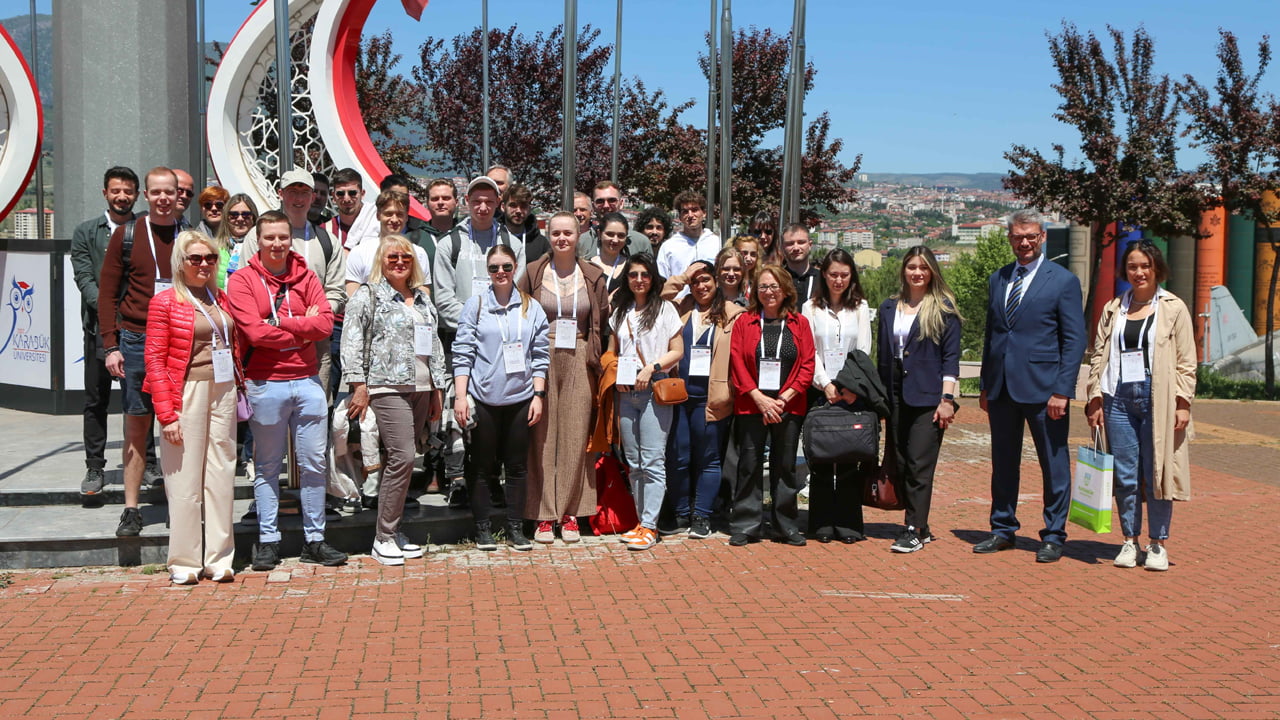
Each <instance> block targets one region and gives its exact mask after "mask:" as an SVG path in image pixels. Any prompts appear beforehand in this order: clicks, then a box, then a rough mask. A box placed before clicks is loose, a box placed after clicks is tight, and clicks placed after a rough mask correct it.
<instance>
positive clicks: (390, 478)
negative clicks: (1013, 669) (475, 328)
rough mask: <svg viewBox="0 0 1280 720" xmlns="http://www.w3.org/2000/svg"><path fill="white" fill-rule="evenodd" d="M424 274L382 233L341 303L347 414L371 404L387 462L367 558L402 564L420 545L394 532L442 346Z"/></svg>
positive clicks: (436, 390)
mask: <svg viewBox="0 0 1280 720" xmlns="http://www.w3.org/2000/svg"><path fill="white" fill-rule="evenodd" d="M425 279H426V273H425V271H424V269H423V268H422V266H421V265H420V264H419V263H418V258H417V255H416V254H415V253H414V247H413V244H412V243H410V242H409V239H408V238H406V237H405V236H403V235H388V236H386V237H384V238H383V239H382V242H381V243H380V245H379V246H378V253H377V256H376V258H375V261H374V264H373V269H372V271H371V272H370V274H369V282H368V283H366V284H364V285H362V286H360V288H359V289H358V290H356V293H355V295H353V296H352V297H351V299H350V300H348V301H347V314H346V320H345V321H344V323H343V332H342V370H343V373H342V375H343V379H344V381H345V382H347V383H348V384H350V386H351V397H350V399H349V400H348V401H347V403H348V415H349V416H350V417H352V418H363V417H364V413H365V411H366V410H367V409H368V408H369V407H370V406H372V407H373V410H374V416H375V419H376V420H377V423H378V434H379V435H380V436H381V437H382V443H383V446H384V447H385V448H386V450H387V463H386V467H385V468H384V470H383V473H382V482H381V484H380V485H379V486H378V524H377V533H376V534H375V536H374V539H373V552H372V553H371V554H372V555H373V558H374V559H375V560H377V561H378V562H380V563H382V564H383V565H403V564H404V561H405V558H419V557H422V553H423V551H422V547H421V546H420V545H417V544H415V543H412V542H410V541H409V540H408V538H406V537H405V535H404V533H402V532H400V519H401V516H402V515H403V514H404V500H405V495H406V494H408V491H409V479H410V476H411V475H412V474H413V458H414V454H415V452H416V450H417V440H418V436H419V435H421V433H422V430H423V428H424V427H425V426H426V424H427V423H428V422H429V421H431V420H434V419H436V418H438V417H439V416H440V408H441V403H442V402H443V398H442V397H441V392H440V388H442V387H444V381H445V374H444V373H445V370H444V347H443V345H441V343H440V334H439V332H438V331H437V328H438V326H439V324H438V320H437V317H436V309H435V306H434V305H433V304H432V302H431V298H430V296H429V295H428V294H427V288H426V286H425Z"/></svg>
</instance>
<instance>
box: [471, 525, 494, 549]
mask: <svg viewBox="0 0 1280 720" xmlns="http://www.w3.org/2000/svg"><path fill="white" fill-rule="evenodd" d="M476 549H477V550H497V549H498V543H497V542H496V541H495V540H494V539H493V531H492V530H490V529H489V523H484V524H480V523H476Z"/></svg>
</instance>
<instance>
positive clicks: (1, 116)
mask: <svg viewBox="0 0 1280 720" xmlns="http://www.w3.org/2000/svg"><path fill="white" fill-rule="evenodd" d="M12 121H13V118H12V117H11V113H10V112H9V98H8V97H7V96H6V95H5V94H4V87H3V86H0V159H3V158H4V150H5V147H6V144H7V141H8V139H9V125H10V124H11V123H12Z"/></svg>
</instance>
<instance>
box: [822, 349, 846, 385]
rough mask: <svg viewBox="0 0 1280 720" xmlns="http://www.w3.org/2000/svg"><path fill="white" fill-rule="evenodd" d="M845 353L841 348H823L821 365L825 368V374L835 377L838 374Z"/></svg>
mask: <svg viewBox="0 0 1280 720" xmlns="http://www.w3.org/2000/svg"><path fill="white" fill-rule="evenodd" d="M845 355H846V353H845V352H844V351H843V350H823V351H822V367H824V368H826V369H827V375H829V376H831V378H832V379H835V376H836V375H839V374H840V370H841V369H843V368H844V358H845Z"/></svg>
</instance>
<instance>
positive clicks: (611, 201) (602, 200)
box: [592, 197, 622, 205]
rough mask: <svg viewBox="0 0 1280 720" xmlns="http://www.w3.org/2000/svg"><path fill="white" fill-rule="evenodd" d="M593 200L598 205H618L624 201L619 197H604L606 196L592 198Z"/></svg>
mask: <svg viewBox="0 0 1280 720" xmlns="http://www.w3.org/2000/svg"><path fill="white" fill-rule="evenodd" d="M592 202H594V203H595V204H596V205H617V204H618V203H619V202H622V201H621V199H619V198H610V197H604V198H596V199H595V200H592Z"/></svg>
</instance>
